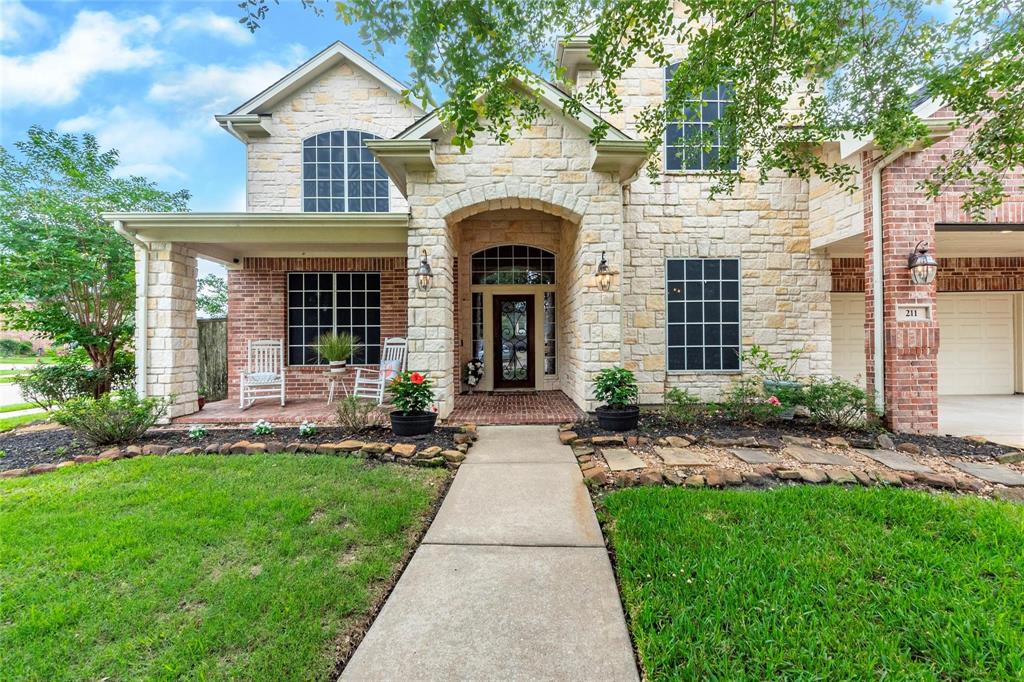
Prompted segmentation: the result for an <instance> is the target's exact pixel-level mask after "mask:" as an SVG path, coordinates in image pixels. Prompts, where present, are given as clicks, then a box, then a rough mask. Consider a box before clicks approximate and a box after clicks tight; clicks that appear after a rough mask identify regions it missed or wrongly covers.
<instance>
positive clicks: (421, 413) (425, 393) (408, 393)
mask: <svg viewBox="0 0 1024 682" xmlns="http://www.w3.org/2000/svg"><path fill="white" fill-rule="evenodd" d="M387 392H388V394H389V395H390V396H391V402H392V403H393V404H394V406H395V407H397V408H398V409H397V410H394V411H393V412H392V413H391V430H392V431H393V432H394V434H395V435H396V436H422V435H424V434H427V433H430V432H431V431H433V430H434V424H435V422H437V412H436V411H435V410H427V407H428V406H429V405H431V404H432V403H433V402H434V386H433V384H432V383H431V382H430V379H428V378H427V376H426V375H425V374H421V373H419V372H410V371H408V370H406V371H404V372H399V373H398V374H396V375H395V378H394V379H392V380H391V381H390V382H389V383H388V386H387Z"/></svg>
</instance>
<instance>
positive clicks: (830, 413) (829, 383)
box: [804, 377, 872, 428]
mask: <svg viewBox="0 0 1024 682" xmlns="http://www.w3.org/2000/svg"><path fill="white" fill-rule="evenodd" d="M804 402H805V403H806V405H807V409H808V410H810V411H811V418H812V419H814V420H815V421H816V422H819V423H821V424H827V425H829V426H835V427H837V428H860V427H863V426H865V425H867V423H868V421H870V419H871V416H872V410H871V404H870V402H869V401H868V396H867V393H866V392H865V391H864V389H862V388H861V387H860V386H857V385H856V384H853V383H851V382H849V381H846V380H845V379H840V378H839V377H832V378H831V379H826V380H815V381H812V382H811V385H810V386H808V387H807V389H806V390H805V391H804Z"/></svg>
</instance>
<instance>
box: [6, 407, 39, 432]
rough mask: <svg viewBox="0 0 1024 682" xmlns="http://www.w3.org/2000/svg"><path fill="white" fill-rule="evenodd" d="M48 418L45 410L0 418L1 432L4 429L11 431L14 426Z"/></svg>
mask: <svg viewBox="0 0 1024 682" xmlns="http://www.w3.org/2000/svg"><path fill="white" fill-rule="evenodd" d="M43 419H46V413H45V412H35V413H33V414H23V415H20V416H18V417H3V418H0V433H3V432H4V431H10V430H11V429H13V428H16V427H18V426H22V425H23V424H30V423H32V422H37V421H40V420H43Z"/></svg>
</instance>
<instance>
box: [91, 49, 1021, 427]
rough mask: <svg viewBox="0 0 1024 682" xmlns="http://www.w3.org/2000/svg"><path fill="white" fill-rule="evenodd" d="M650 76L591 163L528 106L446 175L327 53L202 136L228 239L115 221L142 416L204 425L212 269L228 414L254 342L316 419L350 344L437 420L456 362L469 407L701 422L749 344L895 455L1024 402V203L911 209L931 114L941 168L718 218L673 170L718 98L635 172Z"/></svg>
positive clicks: (437, 125)
mask: <svg viewBox="0 0 1024 682" xmlns="http://www.w3.org/2000/svg"><path fill="white" fill-rule="evenodd" d="M558 49H559V59H560V61H561V62H562V64H563V65H564V66H565V67H567V69H568V72H569V73H570V74H571V75H572V77H573V78H574V79H576V82H577V83H578V82H582V80H583V79H586V78H588V77H589V76H590V74H591V73H592V69H593V66H592V65H591V64H590V63H588V59H587V49H586V45H585V43H578V42H571V41H570V42H567V43H564V44H562V45H561V46H560V47H559V48H558ZM670 68H671V67H670ZM667 75H668V71H667V70H666V69H664V68H663V67H659V66H655V65H653V64H642V63H640V64H637V65H636V66H634V67H632V68H630V69H629V70H627V72H626V73H625V74H624V77H623V79H622V84H621V85H622V92H623V96H624V101H625V102H626V104H627V106H626V108H625V110H624V111H623V112H621V113H619V114H616V115H615V116H612V117H610V118H609V119H608V121H609V123H611V128H610V132H609V134H608V136H607V137H606V138H605V140H604V141H602V142H600V143H598V144H596V145H595V144H591V143H590V142H589V141H588V132H589V131H590V130H591V129H592V128H593V126H594V125H596V124H597V123H598V122H599V121H600V120H601V119H600V117H599V114H598V113H596V112H591V111H587V110H584V111H583V112H582V114H581V115H580V116H579V117H578V118H570V117H566V116H565V115H564V114H563V113H562V101H563V98H564V97H565V94H564V93H563V92H562V91H560V90H559V89H558V88H556V87H555V86H545V87H544V88H543V91H542V93H541V94H542V99H543V103H544V104H545V105H546V107H547V115H546V117H545V118H544V119H543V120H541V121H540V122H539V123H538V124H537V125H535V126H534V127H532V128H531V129H530V130H528V131H526V132H525V134H523V135H522V136H521V137H519V138H518V139H516V140H514V141H513V142H512V143H510V144H504V145H503V144H498V143H496V142H494V141H493V140H491V139H488V138H487V136H486V135H485V134H481V137H480V138H479V139H478V140H477V141H476V143H475V144H474V146H473V147H472V148H471V149H469V150H468V151H466V152H465V153H460V151H459V150H458V148H457V147H456V146H453V145H452V143H451V132H450V131H448V130H445V128H444V127H443V126H442V125H441V122H440V121H439V119H438V117H437V115H436V113H428V112H424V111H421V110H419V109H417V108H416V107H415V106H413V105H409V104H404V103H403V102H402V100H401V98H400V94H399V93H400V91H401V90H402V85H401V84H400V83H399V82H398V81H396V80H395V79H394V78H393V77H391V76H389V75H388V74H386V73H384V72H383V71H382V70H381V69H380V68H378V67H377V66H375V65H374V64H372V63H371V62H369V61H368V60H366V59H365V58H363V57H361V56H360V55H358V54H357V53H356V52H355V51H354V50H352V49H351V48H349V47H347V46H346V45H344V44H342V43H335V44H333V45H331V46H329V47H328V48H326V49H325V50H324V51H322V52H321V53H319V54H317V55H316V56H315V57H313V58H312V59H310V60H309V61H307V62H306V63H305V64H303V65H301V66H300V67H298V68H297V69H295V70H294V71H293V72H292V73H290V74H288V75H287V76H285V77H284V78H282V79H281V80H280V81H278V82H276V83H274V84H273V85H272V86H271V87H269V88H267V89H266V90H265V91H263V92H261V93H259V94H257V95H256V96H255V97H253V98H252V99H251V100H249V101H248V102H245V103H244V104H242V105H241V106H239V107H238V108H237V109H235V110H234V111H232V112H231V113H230V114H227V115H223V116H218V117H217V121H218V122H219V123H220V125H221V126H222V127H223V128H224V129H225V130H226V131H227V132H228V133H230V134H231V135H233V136H235V137H236V138H237V139H238V140H239V141H240V142H241V143H242V144H243V145H244V147H245V163H246V179H247V192H246V212H244V213H225V214H200V213H194V214H163V215H140V214H127V215H125V214H122V215H111V216H109V218H110V220H111V221H112V222H114V223H115V226H116V227H117V229H118V230H119V231H121V232H122V234H124V235H126V236H127V237H128V238H130V239H132V240H133V241H134V242H135V244H136V253H137V260H138V303H139V305H138V311H139V317H138V325H137V334H138V336H137V340H136V348H137V351H138V363H139V367H138V369H139V387H140V391H143V392H145V393H147V394H150V395H170V394H173V395H174V396H175V405H174V408H173V415H175V416H177V415H184V414H188V413H190V412H194V411H195V410H196V409H197V403H196V398H197V393H196V391H197V385H196V366H197V352H196V321H195V271H196V260H195V259H196V257H197V256H201V257H203V258H208V259H213V260H216V261H218V262H221V263H224V264H225V265H226V266H227V268H228V273H229V274H228V283H229V310H230V312H229V328H228V329H229V331H228V345H229V386H230V389H229V390H230V392H231V395H232V396H237V391H238V375H239V371H240V369H241V367H242V366H243V363H244V360H245V358H244V355H245V345H246V342H247V341H248V340H251V339H281V340H283V341H284V342H285V345H286V359H287V364H288V368H287V377H288V378H287V381H288V385H287V392H288V395H289V396H290V397H316V396H322V395H323V394H324V390H325V388H324V380H323V366H322V365H321V364H320V359H319V358H318V356H317V354H316V350H315V340H316V338H317V337H318V336H319V335H320V334H321V333H322V332H326V331H346V332H351V333H353V334H355V335H356V336H358V337H359V338H360V339H362V341H363V343H364V344H365V350H364V352H363V354H362V355H361V357H359V358H356V361H357V362H363V363H367V364H373V363H375V362H377V360H378V358H379V352H380V344H381V343H382V341H383V340H384V339H385V338H387V337H393V336H401V337H406V338H408V342H409V367H410V368H412V369H417V370H421V371H427V372H429V373H430V375H431V377H432V378H433V379H434V381H435V383H436V386H437V399H438V408H439V410H440V412H441V414H442V415H447V414H449V413H450V412H451V410H452V409H453V405H454V397H455V396H456V394H458V393H460V392H461V391H462V390H463V389H464V388H465V384H464V381H463V377H462V376H461V374H462V372H461V368H462V366H463V364H464V363H465V362H466V361H468V360H469V359H470V358H472V357H479V358H481V359H483V360H484V363H485V373H484V378H483V380H482V383H481V385H480V386H479V387H478V390H483V391H502V390H517V391H561V392H562V393H564V394H565V395H566V396H568V398H569V399H571V400H572V401H573V402H574V403H575V404H576V405H578V406H579V407H581V408H583V409H592V408H593V407H595V403H594V400H593V398H592V394H591V388H592V385H591V382H592V380H593V377H594V375H595V373H596V372H598V371H599V370H600V369H602V368H604V367H608V366H612V365H624V366H626V367H628V368H630V369H632V370H634V371H635V372H636V374H637V377H638V379H639V383H640V389H641V402H642V403H654V404H656V403H660V402H662V400H663V396H664V393H665V391H666V390H667V389H669V388H672V387H684V388H687V389H689V390H690V391H691V392H694V393H695V394H699V395H701V396H702V397H704V398H708V399H711V398H715V397H717V396H719V395H721V392H722V391H723V389H726V388H727V387H728V386H729V385H730V383H731V382H732V381H733V380H734V379H735V378H736V377H737V376H740V375H741V373H742V372H743V371H744V368H743V367H741V363H740V357H739V356H740V353H741V351H742V350H743V349H744V348H747V347H749V346H750V345H751V344H754V343H757V344H760V345H761V346H763V347H765V348H767V349H768V350H769V351H772V352H778V353H782V352H787V351H790V350H792V349H797V348H802V349H804V351H805V352H804V355H803V357H802V359H801V361H800V365H799V366H798V370H799V371H800V372H801V373H804V374H810V375H819V376H821V375H829V374H831V373H833V372H836V373H838V374H841V375H848V376H851V377H855V378H856V379H857V380H859V381H867V382H868V384H869V385H870V386H871V387H872V388H873V387H874V383H875V379H876V378H878V379H879V381H878V382H877V383H878V386H879V389H878V390H877V391H876V393H877V394H878V396H879V398H880V399H881V401H882V403H883V404H884V406H885V409H886V413H887V415H888V417H889V418H890V420H891V422H892V424H893V426H894V427H896V428H899V429H906V430H915V431H934V430H935V429H936V428H937V426H938V402H939V394H940V393H943V392H955V393H978V392H985V393H995V394H1012V393H1013V392H1014V391H1020V390H1022V388H1024V378H1022V372H1024V360H1022V355H1024V353H1022V336H1024V334H1022V326H1024V312H1022V309H1024V294H1021V293H1020V292H1022V291H1024V232H1021V229H1022V224H1024V195H1021V194H1017V195H1015V196H1013V197H1012V198H1011V200H1010V201H1007V202H1005V203H1004V204H1003V206H1001V207H1000V208H999V209H998V210H996V211H995V212H994V215H993V216H992V218H991V220H990V221H989V222H987V223H985V224H968V223H969V221H967V220H966V219H965V217H964V216H962V215H961V214H960V213H959V211H958V208H957V206H958V202H957V197H956V196H955V195H949V196H944V197H943V198H942V199H941V200H940V201H938V202H927V201H925V200H924V199H923V197H922V196H921V194H920V192H919V191H918V190H917V188H916V180H917V179H918V178H920V177H921V176H922V174H923V173H926V172H927V168H929V164H932V163H934V160H935V158H936V155H937V154H938V153H940V152H941V151H942V150H944V149H947V150H948V148H950V147H952V146H955V145H956V144H957V143H958V142H959V143H962V138H957V137H946V138H945V139H943V138H944V136H948V122H947V121H946V120H945V116H946V115H947V114H948V112H944V111H943V110H942V109H940V108H938V104H937V103H934V102H931V101H927V102H924V103H922V105H921V107H920V112H919V113H920V115H921V116H922V117H924V118H926V119H930V120H932V121H933V125H932V126H931V127H932V129H933V131H934V135H935V137H936V139H941V140H942V141H941V142H939V143H938V144H937V145H936V146H934V147H932V148H929V149H928V150H926V151H919V150H914V149H910V150H906V151H905V152H903V153H902V154H897V155H892V156H890V157H889V158H885V159H880V158H878V152H877V151H876V150H875V148H874V146H873V145H872V143H871V141H870V140H857V141H849V140H847V141H842V142H839V141H837V142H836V143H835V144H831V145H828V146H827V147H826V148H824V149H822V153H823V154H828V155H833V156H836V157H842V158H846V159H847V160H850V161H852V162H854V163H856V164H858V165H860V166H861V167H862V169H863V173H862V180H863V181H862V183H861V184H862V187H861V190H860V191H859V192H857V193H854V194H849V193H845V192H841V191H839V190H838V189H836V188H833V187H831V186H828V185H825V184H823V183H814V182H812V183H806V182H803V181H801V180H799V179H794V178H790V177H786V176H784V175H782V174H773V175H772V177H771V178H770V179H769V181H768V182H766V183H763V184H759V183H758V182H756V179H755V178H754V177H753V176H751V177H750V179H749V180H747V181H744V182H742V183H741V184H740V185H739V186H738V188H737V190H736V192H735V193H734V194H733V195H731V196H723V197H720V198H718V199H717V200H715V201H711V200H709V198H708V189H709V187H710V185H711V182H710V180H709V178H708V177H707V175H706V174H705V173H704V171H703V170H702V169H703V165H704V164H705V163H706V162H707V160H706V159H702V158H699V157H698V158H681V157H680V156H679V155H678V154H675V153H673V152H674V143H675V142H676V141H677V140H678V139H679V136H681V135H683V134H685V133H686V131H685V129H684V128H685V126H687V125H692V126H700V125H706V124H707V123H709V122H710V121H711V120H712V119H713V118H714V117H715V116H717V114H718V112H719V111H720V110H721V107H724V106H726V105H727V102H728V98H729V96H730V95H729V91H728V89H727V88H726V87H722V88H721V89H720V90H719V91H718V92H716V93H714V95H713V96H707V95H706V96H705V97H704V98H703V101H702V103H701V106H700V107H699V109H700V112H701V115H700V118H699V119H698V120H696V121H690V122H686V123H682V122H681V123H679V124H672V125H670V126H669V127H668V131H667V135H666V141H665V144H666V150H665V151H666V153H665V154H663V157H664V159H665V161H664V169H663V173H662V175H661V177H660V178H659V182H652V181H651V180H650V179H648V178H647V177H646V175H645V174H644V173H643V172H642V167H643V164H644V162H645V159H646V156H645V150H644V143H643V142H642V141H641V140H639V139H638V138H637V137H636V136H635V128H634V117H635V116H636V114H637V113H638V112H639V111H640V109H641V108H642V107H643V106H644V105H645V104H646V103H648V102H650V101H651V100H652V99H654V98H659V97H661V96H662V93H663V90H664V82H665V78H666V76H667ZM711 153H714V150H712V152H711ZM922 240H924V241H927V242H929V243H930V244H931V245H932V247H933V249H935V251H936V252H937V254H938V255H939V256H940V257H941V258H940V270H939V277H938V286H937V287H936V285H935V284H932V285H914V284H912V283H911V281H910V279H909V276H908V274H907V273H908V271H907V256H908V254H910V253H911V252H913V250H914V248H915V245H916V244H917V243H918V242H919V241H922ZM876 255H877V257H876ZM423 259H426V262H427V264H428V265H429V267H430V269H431V272H432V274H433V279H432V281H431V283H430V286H429V287H428V288H426V289H423V288H421V287H419V286H418V285H417V278H416V276H415V273H416V271H417V269H418V268H419V267H420V266H421V262H422V261H423ZM599 270H601V271H602V272H606V273H611V274H610V276H607V275H601V276H599V274H598V273H599ZM876 273H878V276H877V277H876V276H875V274H876ZM937 291H938V293H937ZM954 292H956V293H954ZM876 294H877V295H876ZM875 310H882V311H883V314H882V316H881V319H880V320H879V324H878V325H877V326H876V325H875V314H874V311H875ZM940 321H941V329H942V341H943V343H942V345H941V346H940V344H939V330H940V326H939V325H940ZM876 348H877V349H879V350H880V352H878V353H876V352H875V349H876ZM940 348H941V350H940ZM876 359H877V362H876Z"/></svg>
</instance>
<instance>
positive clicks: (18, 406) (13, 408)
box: [0, 403, 39, 413]
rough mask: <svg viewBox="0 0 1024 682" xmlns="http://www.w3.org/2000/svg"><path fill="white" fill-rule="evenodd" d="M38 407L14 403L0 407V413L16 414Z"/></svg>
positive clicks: (32, 404) (30, 404)
mask: <svg viewBox="0 0 1024 682" xmlns="http://www.w3.org/2000/svg"><path fill="white" fill-rule="evenodd" d="M37 407H39V406H38V405H36V404H34V403H15V404H13V405H0V413H4V412H17V411H19V410H31V409H34V408H37Z"/></svg>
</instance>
